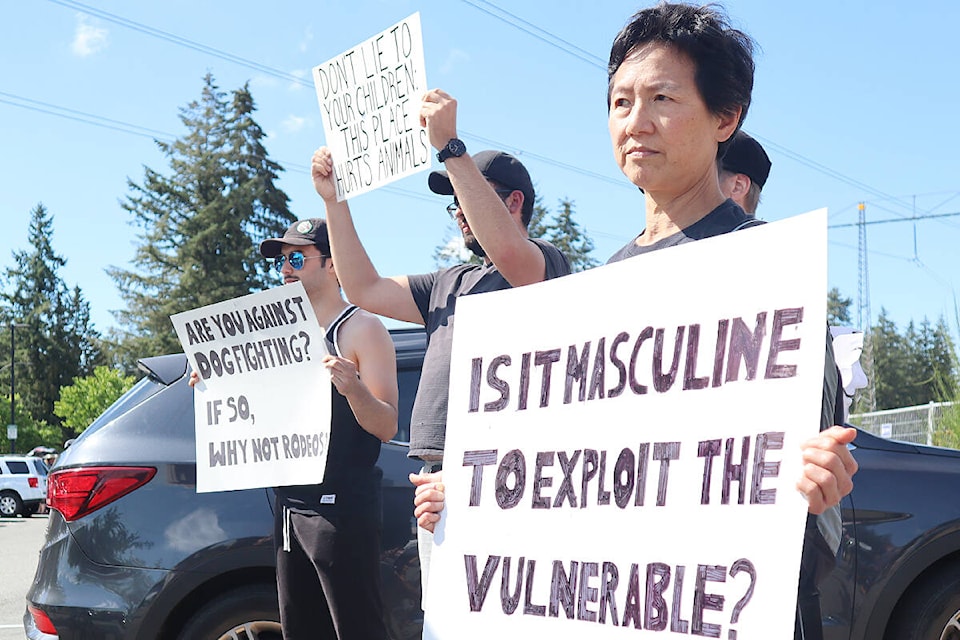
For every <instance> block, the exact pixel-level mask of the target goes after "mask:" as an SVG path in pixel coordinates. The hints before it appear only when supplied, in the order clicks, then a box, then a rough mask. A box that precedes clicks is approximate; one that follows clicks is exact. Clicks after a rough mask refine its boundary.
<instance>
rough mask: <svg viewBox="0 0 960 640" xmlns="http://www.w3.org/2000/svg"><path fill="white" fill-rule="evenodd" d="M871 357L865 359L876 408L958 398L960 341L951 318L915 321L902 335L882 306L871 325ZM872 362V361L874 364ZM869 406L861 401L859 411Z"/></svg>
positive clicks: (863, 361) (869, 336) (866, 371)
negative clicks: (958, 344) (953, 332)
mask: <svg viewBox="0 0 960 640" xmlns="http://www.w3.org/2000/svg"><path fill="white" fill-rule="evenodd" d="M868 339H869V340H870V348H871V350H872V351H871V358H869V359H864V360H861V363H862V364H863V366H864V371H865V373H866V375H867V380H868V381H869V384H870V385H871V389H872V391H873V394H874V399H875V403H876V405H875V408H876V410H883V409H896V408H899V407H912V406H918V405H924V404H927V403H930V402H942V401H949V400H953V399H954V398H956V397H957V395H958V392H960V367H958V364H957V354H956V345H955V344H954V342H953V338H952V337H951V335H950V331H949V328H948V327H947V324H946V322H945V321H944V320H943V318H941V319H940V320H939V321H938V322H937V323H936V324H935V325H934V324H931V323H930V322H929V321H928V320H926V319H924V321H923V322H922V323H921V324H920V326H919V328H918V327H917V326H916V325H915V324H914V323H913V322H911V323H910V324H909V325H908V326H907V329H906V330H905V331H904V332H903V333H901V332H900V331H898V329H897V327H896V325H895V324H894V322H893V321H892V320H890V318H889V316H888V315H887V312H886V310H885V309H884V310H881V312H880V316H879V318H878V319H877V324H876V326H874V327H872V328H871V329H870V333H869V335H868ZM871 360H872V362H871ZM866 410H868V409H867V408H866V407H864V406H861V402H860V401H858V404H857V408H856V411H857V412H862V411H866Z"/></svg>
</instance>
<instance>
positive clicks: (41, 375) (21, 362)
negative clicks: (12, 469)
mask: <svg viewBox="0 0 960 640" xmlns="http://www.w3.org/2000/svg"><path fill="white" fill-rule="evenodd" d="M30 216H31V218H30V229H29V236H28V239H29V242H30V245H31V247H32V250H30V251H18V252H14V254H13V258H14V262H15V263H16V266H14V267H13V268H9V269H7V271H6V292H5V293H4V295H3V299H4V301H5V313H4V316H5V319H6V322H5V323H4V327H3V329H4V330H5V331H4V332H3V338H4V344H9V342H10V331H11V327H10V323H16V324H17V325H18V326H17V327H15V328H14V329H13V330H14V331H15V333H14V336H15V341H14V342H15V347H16V349H15V354H14V362H15V364H14V366H15V367H16V371H15V374H16V392H17V396H18V397H19V398H20V402H22V407H23V410H24V411H25V412H26V413H27V414H29V415H30V416H31V417H32V418H33V420H34V421H36V422H38V423H47V424H49V425H51V426H53V427H59V426H60V424H61V423H60V418H59V417H58V416H57V415H56V414H55V413H54V411H53V405H54V402H55V401H56V400H57V398H58V397H59V392H60V387H61V386H63V385H65V384H68V383H69V382H70V380H72V379H73V378H75V377H77V376H78V375H86V374H88V373H89V372H91V371H92V370H93V367H94V366H95V365H96V364H97V363H99V361H100V358H101V354H100V350H99V338H100V336H99V334H98V333H97V332H96V330H95V329H94V328H93V325H92V323H91V322H90V308H89V304H88V303H87V302H86V301H85V300H84V298H83V294H82V292H81V291H80V288H79V287H75V288H74V289H73V290H68V288H67V286H66V284H65V283H64V281H63V280H62V279H61V277H60V274H59V270H60V269H61V268H62V267H64V266H65V265H66V260H64V259H63V258H62V257H61V256H60V255H58V254H57V253H56V252H55V251H54V250H53V245H52V238H53V217H52V216H51V215H50V214H49V213H48V211H47V209H46V208H45V207H44V206H43V205H42V204H38V205H37V206H36V208H34V209H33V211H31V213H30ZM20 325H23V326H20ZM8 369H9V367H8ZM7 375H8V376H9V375H10V374H9V372H8V374H7ZM8 379H9V378H8ZM18 406H19V405H18Z"/></svg>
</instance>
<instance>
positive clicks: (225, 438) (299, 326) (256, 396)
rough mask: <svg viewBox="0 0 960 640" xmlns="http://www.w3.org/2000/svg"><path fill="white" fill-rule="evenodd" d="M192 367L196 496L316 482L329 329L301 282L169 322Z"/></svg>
mask: <svg viewBox="0 0 960 640" xmlns="http://www.w3.org/2000/svg"><path fill="white" fill-rule="evenodd" d="M170 319H171V320H172V321H173V324H174V327H175V328H176V330H177V337H178V338H179V339H180V344H181V345H182V346H183V350H184V353H186V354H187V357H188V359H189V360H190V365H191V366H192V367H193V370H194V371H196V372H197V373H198V374H199V376H200V381H199V383H198V384H197V385H196V387H195V388H194V396H193V397H194V402H193V404H194V414H195V425H196V439H197V491H198V492H200V493H204V492H208V491H226V490H233V489H250V488H254V487H277V486H285V485H298V484H318V483H320V482H322V481H323V474H324V469H325V467H326V460H327V447H328V444H329V440H330V388H331V387H330V374H329V373H328V371H327V369H326V367H324V366H323V363H322V360H323V357H324V356H325V355H326V354H327V348H326V343H325V340H324V335H323V330H322V328H321V327H320V325H319V324H318V323H317V318H316V315H314V313H313V307H311V306H310V301H309V300H308V299H307V294H306V292H305V291H304V290H303V285H302V284H301V283H299V282H295V283H292V284H288V285H284V286H282V287H277V288H275V289H270V290H268V291H263V292H260V293H254V294H251V295H248V296H243V297H241V298H235V299H233V300H227V301H225V302H220V303H217V304H212V305H209V306H206V307H201V308H199V309H194V310H192V311H185V312H183V313H178V314H176V315H174V316H171V317H170Z"/></svg>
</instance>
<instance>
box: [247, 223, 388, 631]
mask: <svg viewBox="0 0 960 640" xmlns="http://www.w3.org/2000/svg"><path fill="white" fill-rule="evenodd" d="M260 253H261V254H262V255H263V256H264V257H265V258H268V259H271V260H273V266H274V268H275V269H276V271H277V272H278V273H279V274H280V275H281V276H282V277H283V283H284V284H289V283H291V282H297V281H299V282H301V283H302V284H303V288H304V289H305V290H306V292H307V297H308V298H309V299H310V304H311V305H312V306H313V310H314V313H316V316H317V320H318V321H319V322H320V325H321V326H323V327H324V328H325V329H326V341H327V349H328V351H329V352H330V355H328V356H326V357H324V364H325V365H326V367H327V369H328V370H329V371H330V377H331V380H332V382H333V385H332V387H333V388H332V389H331V397H332V405H331V425H330V448H329V450H328V451H327V467H326V472H325V474H324V479H323V484H320V485H309V486H292V487H277V488H276V490H275V491H276V501H277V503H276V507H275V509H274V514H275V515H274V541H275V543H274V544H275V546H276V554H277V591H278V594H279V597H280V621H281V625H282V626H283V636H284V638H319V637H323V638H337V639H338V640H366V639H369V638H386V637H387V634H386V628H385V626H384V622H383V602H382V599H381V595H380V566H379V559H380V481H381V477H380V475H381V473H382V472H381V471H380V470H379V469H378V468H377V467H376V461H377V457H378V456H379V455H380V442H381V441H383V442H387V441H389V440H390V439H391V438H393V436H394V435H395V434H396V432H397V368H396V354H395V352H394V348H393V342H392V341H391V339H390V335H389V334H388V333H387V330H386V329H385V328H384V326H383V324H382V323H381V322H380V320H379V319H378V318H376V317H375V316H373V315H371V314H369V313H367V312H365V311H362V310H360V309H358V308H357V307H356V306H354V305H351V304H348V303H347V302H346V301H344V299H343V296H342V295H341V293H340V283H339V281H338V280H337V271H336V269H335V268H334V262H333V259H332V258H331V254H330V243H329V239H328V237H327V225H326V222H325V221H324V220H322V219H320V218H311V219H309V220H299V221H297V222H295V223H293V224H292V225H291V226H290V228H288V229H287V231H286V233H284V234H283V237H280V238H270V239H269V240H264V241H263V242H262V243H261V244H260ZM317 392H318V393H326V390H324V389H318V390H317Z"/></svg>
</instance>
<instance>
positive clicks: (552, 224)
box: [530, 200, 600, 273]
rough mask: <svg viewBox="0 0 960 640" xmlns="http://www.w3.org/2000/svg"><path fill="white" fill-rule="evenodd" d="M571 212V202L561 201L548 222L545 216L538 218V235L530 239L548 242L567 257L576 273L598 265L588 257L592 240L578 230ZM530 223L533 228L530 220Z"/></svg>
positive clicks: (578, 227) (591, 248)
mask: <svg viewBox="0 0 960 640" xmlns="http://www.w3.org/2000/svg"><path fill="white" fill-rule="evenodd" d="M544 211H545V210H544ZM573 211H574V205H573V201H571V200H561V201H560V203H559V211H558V213H557V214H555V215H553V216H552V218H551V219H550V220H545V215H541V216H539V217H538V219H537V231H538V234H537V235H534V234H533V233H531V234H530V237H531V238H536V237H541V238H544V239H546V240H549V241H550V242H551V243H552V244H553V245H554V246H555V247H556V248H557V249H560V251H562V252H563V253H564V255H566V256H567V258H568V259H569V260H570V266H571V267H572V269H573V271H574V273H576V272H578V271H586V270H587V269H590V268H593V267H595V266H597V265H598V264H600V263H599V262H597V261H596V260H595V259H594V258H593V257H592V256H591V255H590V254H591V253H592V252H593V240H591V239H590V237H589V236H588V235H587V234H586V231H581V230H580V225H579V224H577V222H576V221H575V220H574V219H573ZM535 212H536V211H535ZM545 213H546V212H545ZM530 222H531V226H533V220H532V219H531V221H530Z"/></svg>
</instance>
